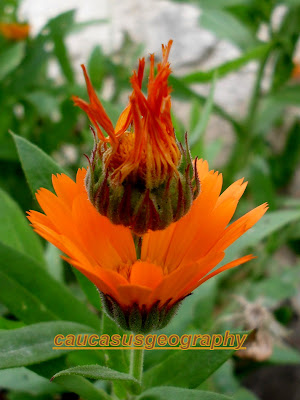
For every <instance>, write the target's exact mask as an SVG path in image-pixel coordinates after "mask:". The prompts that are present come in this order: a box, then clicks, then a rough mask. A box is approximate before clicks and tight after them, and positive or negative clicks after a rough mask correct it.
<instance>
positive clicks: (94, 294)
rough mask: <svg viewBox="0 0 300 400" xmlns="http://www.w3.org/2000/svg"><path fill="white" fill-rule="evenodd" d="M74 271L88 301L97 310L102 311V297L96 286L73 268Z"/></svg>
mask: <svg viewBox="0 0 300 400" xmlns="http://www.w3.org/2000/svg"><path fill="white" fill-rule="evenodd" d="M72 271H73V272H74V275H75V276H76V279H77V281H78V283H79V285H80V287H81V289H82V291H83V292H84V294H85V295H86V298H87V299H88V301H89V302H90V303H91V304H92V305H93V306H94V307H95V308H96V310H98V311H99V310H101V301H100V295H99V292H98V289H97V288H96V286H95V285H94V284H93V283H92V282H91V281H90V280H89V279H88V278H87V277H86V276H84V275H83V274H82V273H81V272H80V271H78V270H77V269H75V268H72Z"/></svg>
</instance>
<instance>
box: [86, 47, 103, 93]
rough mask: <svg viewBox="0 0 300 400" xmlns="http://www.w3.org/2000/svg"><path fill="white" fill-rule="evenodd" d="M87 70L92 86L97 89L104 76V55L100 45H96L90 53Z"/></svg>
mask: <svg viewBox="0 0 300 400" xmlns="http://www.w3.org/2000/svg"><path fill="white" fill-rule="evenodd" d="M88 72H89V75H90V78H91V81H92V83H93V86H94V88H95V89H97V90H99V89H100V88H101V86H102V82H103V79H104V76H105V57H104V55H103V53H102V50H101V47H100V46H96V47H95V48H94V49H93V51H92V53H91V55H90V58H89V61H88Z"/></svg>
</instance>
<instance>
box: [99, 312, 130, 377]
mask: <svg viewBox="0 0 300 400" xmlns="http://www.w3.org/2000/svg"><path fill="white" fill-rule="evenodd" d="M102 318H103V321H102V334H105V335H109V336H110V337H111V336H112V335H115V334H118V335H120V336H122V335H124V334H126V331H124V330H123V329H122V328H120V327H119V326H118V325H117V324H116V323H115V322H114V321H113V320H112V319H110V318H109V317H108V316H107V315H106V314H105V313H103V314H102ZM129 353H130V352H129V351H128V350H121V349H120V350H118V351H111V350H109V351H107V354H106V360H107V364H106V365H107V366H108V367H110V368H112V369H116V370H118V371H121V372H127V371H128V370H129Z"/></svg>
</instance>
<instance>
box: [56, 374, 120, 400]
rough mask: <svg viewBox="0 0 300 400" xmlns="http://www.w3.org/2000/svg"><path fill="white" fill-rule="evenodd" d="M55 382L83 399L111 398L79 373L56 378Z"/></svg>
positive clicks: (105, 399) (107, 399)
mask: <svg viewBox="0 0 300 400" xmlns="http://www.w3.org/2000/svg"><path fill="white" fill-rule="evenodd" d="M56 383H58V384H59V385H61V386H63V387H64V388H65V389H67V390H68V391H69V392H72V393H76V394H78V395H79V396H80V398H81V399H84V400H113V398H112V397H111V396H109V395H108V394H107V393H106V392H105V391H104V390H102V389H97V388H96V386H95V385H93V384H92V383H91V382H89V381H88V380H87V379H85V378H83V377H82V376H79V375H68V376H64V377H60V378H57V379H56Z"/></svg>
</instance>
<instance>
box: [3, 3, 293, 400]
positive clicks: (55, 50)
mask: <svg viewBox="0 0 300 400" xmlns="http://www.w3.org/2000/svg"><path fill="white" fill-rule="evenodd" d="M299 35H300V1H299V0H282V1H279V0H190V1H179V0H178V1H160V0H144V1H138V0H123V1H118V0H110V1H109V0H84V1H81V0H66V1H59V0H48V1H47V2H44V1H43V2H42V1H37V0H23V1H17V0H0V187H1V203H2V204H10V202H14V207H18V208H20V209H21V210H22V212H24V213H25V211H26V210H28V209H30V208H37V204H36V203H35V200H34V198H33V196H32V193H31V192H30V189H29V187H28V186H27V182H26V179H25V176H24V173H23V170H22V165H21V163H20V159H19V156H20V154H18V152H17V150H16V147H15V144H14V141H13V139H12V137H11V135H10V133H9V130H11V131H13V132H14V133H16V134H18V135H20V136H22V137H23V138H25V139H27V140H28V141H30V142H31V143H33V144H35V145H37V146H38V147H39V148H41V149H42V150H43V151H44V152H45V153H47V154H48V155H50V156H51V157H53V158H54V160H55V161H56V162H57V163H58V164H59V165H60V166H61V167H63V168H65V170H67V171H69V173H70V174H71V175H72V174H73V175H74V173H75V171H76V169H77V168H78V167H79V166H86V164H87V163H86V160H85V158H84V157H83V154H84V153H87V154H89V152H90V151H91V149H92V145H93V139H92V135H91V133H90V131H89V123H88V120H87V118H86V116H85V115H83V113H82V112H81V110H80V109H79V108H75V107H74V106H73V104H72V101H71V100H70V98H71V96H72V95H73V94H76V95H78V96H80V97H82V98H86V91H85V87H84V80H83V76H82V73H81V68H80V64H82V63H84V64H85V65H86V66H87V68H88V71H89V74H90V77H91V80H92V82H93V85H94V87H95V88H96V90H97V92H98V94H99V97H100V99H101V101H103V104H104V106H105V108H106V110H107V112H108V114H109V116H110V117H111V119H112V121H113V122H116V120H117V118H118V115H119V114H120V112H121V111H122V109H123V108H124V107H125V106H126V102H127V99H128V94H129V93H130V85H129V77H130V75H131V73H132V70H133V69H135V68H136V66H137V60H138V58H139V57H142V56H147V55H148V54H149V53H153V52H154V53H156V55H157V58H158V59H159V57H160V54H161V50H160V49H161V44H162V43H167V42H168V40H169V39H173V40H174V44H173V47H172V51H171V57H170V61H171V66H172V70H173V76H172V77H171V78H170V84H171V86H172V88H173V93H172V100H173V103H172V104H173V123H174V127H175V132H176V135H177V138H178V139H179V140H183V137H184V133H185V132H188V137H189V142H190V145H191V151H192V154H193V156H194V157H195V156H198V157H200V158H205V159H207V160H208V161H209V164H210V168H211V169H218V170H220V171H222V173H223V175H224V182H225V183H224V184H225V186H228V185H229V184H230V183H231V182H232V181H233V180H235V179H237V178H240V177H245V178H246V180H249V182H250V183H249V186H248V188H247V191H246V194H245V196H244V198H243V200H242V201H241V203H240V205H239V209H238V211H237V213H236V216H235V217H238V216H240V215H242V214H243V213H245V212H247V211H248V210H250V209H251V208H253V207H254V206H257V205H259V204H261V203H263V202H265V201H267V202H268V203H269V205H270V211H269V212H268V214H267V215H266V217H265V218H264V219H263V221H261V222H260V223H259V224H258V227H257V228H255V230H252V231H251V232H250V234H249V235H248V236H246V235H245V239H242V240H241V241H240V242H239V244H238V246H236V247H234V246H233V249H231V250H230V252H228V257H231V258H232V257H233V256H235V255H236V254H238V253H239V252H242V251H244V252H245V251H246V249H248V248H250V249H252V251H253V249H254V251H255V255H257V256H258V259H257V260H256V261H254V262H251V263H249V265H246V266H243V267H242V268H240V269H238V270H236V271H230V272H228V273H226V274H224V275H222V276H220V277H218V278H217V279H214V280H212V282H211V281H209V282H207V283H206V284H205V285H204V286H203V288H202V287H201V289H200V290H198V291H197V295H193V296H191V297H192V298H193V300H190V299H188V300H189V301H187V302H186V303H185V304H184V306H183V308H185V312H184V310H182V312H181V316H180V317H179V316H178V318H175V320H174V322H173V323H172V324H171V325H170V326H169V327H168V329H169V331H170V332H171V331H172V333H174V332H175V331H176V332H181V333H185V332H187V331H188V330H193V329H194V330H195V329H196V330H197V332H203V331H207V332H208V331H222V330H225V329H228V328H229V327H232V328H241V329H251V330H253V332H252V334H251V338H250V341H249V344H248V350H247V351H246V352H244V353H241V354H237V355H236V356H235V358H234V359H232V360H229V361H228V362H227V363H225V364H224V365H223V366H222V367H221V369H220V370H218V371H217V373H215V374H214V375H213V377H212V378H210V379H209V380H208V381H207V382H205V384H204V386H203V385H202V386H201V387H202V388H205V387H206V388H207V389H209V390H215V391H218V392H220V393H224V394H228V395H232V396H234V398H235V399H240V400H251V399H252V400H255V399H261V400H271V399H272V400H277V399H278V400H282V399H283V398H287V399H289V400H299V399H300V352H299V351H300V339H299V338H300V261H299V254H300V168H299V164H300V41H299ZM145 89H146V85H145ZM21 161H22V157H21ZM33 161H34V160H33ZM23 167H24V166H23ZM27 179H28V177H27ZM12 199H14V200H12ZM15 202H16V203H17V205H15ZM0 225H1V226H2V228H0V241H3V242H4V243H8V236H10V235H11V236H13V235H14V234H15V226H14V222H13V221H12V220H11V218H10V219H9V213H8V211H7V209H6V208H5V207H4V208H3V210H2V209H1V210H0ZM44 250H45V257H46V261H47V265H48V267H47V268H48V270H49V273H50V274H51V275H52V276H53V277H54V278H55V279H57V280H59V281H60V282H62V283H64V284H65V285H67V286H68V287H69V288H70V290H72V291H73V292H74V293H75V294H76V296H78V297H79V298H83V293H82V290H81V289H80V287H79V285H78V284H77V282H76V280H75V278H74V276H73V274H72V271H71V269H70V267H68V266H67V265H65V264H64V263H63V262H62V261H60V260H59V257H58V252H57V251H56V250H55V249H54V248H53V247H52V246H49V245H44ZM244 254H246V253H244ZM0 302H1V303H3V304H2V305H1V304H0V316H1V318H2V320H1V319H0V329H10V327H11V328H14V327H15V326H16V325H14V324H12V325H10V324H8V323H7V321H13V322H14V323H21V324H22V323H23V322H24V321H23V322H22V316H21V314H20V315H19V311H18V310H14V308H13V306H11V304H10V303H9V302H8V301H7V299H6V298H5V297H4V296H1V293H0ZM8 303H9V304H8ZM187 315H188V316H189V319H187V317H186V316H187ZM25 322H26V321H25ZM148 353H149V352H148ZM148 353H147V357H148V359H146V367H147V362H148V364H149V365H150V364H151V362H154V361H157V360H159V357H162V355H161V354H156V353H155V354H153V355H148ZM161 353H163V352H161ZM164 356H165V353H164ZM199 368H201V366H199ZM25 386H26V385H25ZM25 386H24V385H23V386H22V385H19V386H18V385H16V382H14V381H13V380H12V379H11V377H10V375H9V373H7V370H3V371H0V388H1V387H2V388H3V391H2V394H1V392H0V399H9V400H18V399H27V398H28V399H36V398H37V399H48V398H50V399H52V398H53V397H52V395H50V397H45V394H44V393H43V391H42V390H41V389H38V388H40V386H38V385H36V386H34V388H35V390H33V389H32V387H33V386H31V389H30V390H27V391H26V390H25V389H26V387H25ZM27 386H28V385H27ZM29 386H30V385H29ZM24 388H25V389H24ZM1 396H2V397H1ZM70 398H71V397H70ZM74 398H77V397H74Z"/></svg>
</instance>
